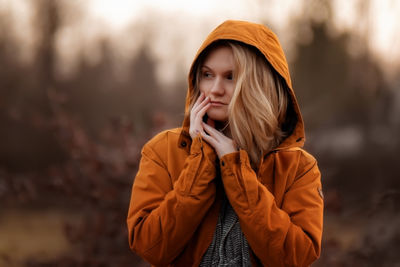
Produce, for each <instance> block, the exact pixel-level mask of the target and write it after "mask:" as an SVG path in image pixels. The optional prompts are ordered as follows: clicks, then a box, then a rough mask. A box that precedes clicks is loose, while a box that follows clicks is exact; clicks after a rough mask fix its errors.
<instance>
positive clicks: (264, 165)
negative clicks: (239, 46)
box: [127, 21, 323, 266]
mask: <svg viewBox="0 0 400 267" xmlns="http://www.w3.org/2000/svg"><path fill="white" fill-rule="evenodd" d="M219 39H230V40H237V41H241V42H243V43H246V44H248V45H252V46H254V47H256V48H257V49H258V50H260V51H261V53H262V54H264V56H265V57H266V59H267V60H268V61H269V62H270V64H271V65H272V67H273V68H274V69H275V70H276V71H277V72H278V73H279V74H280V75H281V76H282V77H283V78H284V80H285V81H286V83H287V85H288V87H289V88H290V96H291V98H292V103H293V107H294V110H295V112H296V115H297V124H296V127H295V129H294V131H293V133H292V135H291V136H289V137H288V138H286V139H285V140H284V142H283V143H282V144H281V145H280V146H279V147H278V148H277V149H274V150H273V151H271V152H269V153H266V154H265V156H264V158H263V159H262V162H261V163H260V166H259V168H258V171H257V173H255V172H254V171H253V169H252V168H251V165H250V162H249V157H248V155H247V152H246V151H244V150H240V151H239V152H235V153H231V154H227V155H225V156H224V157H222V158H221V159H220V160H218V158H217V156H216V154H215V151H214V149H213V148H212V147H211V146H210V145H209V144H207V143H206V142H205V141H203V140H202V139H201V137H197V138H195V139H194V140H193V141H192V140H191V138H190V136H189V134H188V129H189V117H188V116H187V115H188V107H189V105H188V104H189V99H190V96H191V94H192V91H193V87H192V79H193V65H192V67H191V70H190V74H189V88H188V94H187V98H186V108H185V109H186V110H185V111H186V113H185V114H186V116H185V119H184V122H183V126H182V127H180V128H176V129H171V130H167V131H164V132H162V133H160V134H158V135H157V136H155V137H154V138H153V139H152V140H150V141H149V142H148V143H147V144H146V145H145V146H144V147H143V150H142V159H141V161H140V166H139V170H138V173H137V175H136V178H135V181H134V184H133V188H132V195H131V202H130V207H129V212H128V218H127V224H128V231H129V244H130V247H131V249H132V250H133V251H135V252H136V253H137V254H138V255H140V256H141V257H143V258H144V259H145V260H147V261H148V262H150V263H151V264H153V265H157V266H168V265H170V266H197V265H199V263H200V261H201V259H202V256H203V254H204V253H205V251H206V250H207V248H208V246H209V245H210V243H211V241H212V238H213V234H214V229H215V226H216V223H217V218H218V214H219V207H220V200H221V197H220V196H221V192H222V190H223V189H224V190H225V192H226V195H227V197H228V199H229V201H230V203H231V205H232V207H233V209H234V210H235V212H236V214H237V215H238V217H239V221H240V226H241V229H242V231H243V233H244V234H245V236H246V238H247V241H248V243H249V245H250V248H251V250H252V255H253V259H252V260H253V264H254V265H264V266H308V265H310V264H311V263H312V262H313V261H314V260H315V259H317V258H318V257H319V255H320V248H321V236H322V219H323V199H322V197H321V195H320V193H319V192H320V190H321V175H320V172H319V170H318V167H317V163H316V160H315V159H314V158H313V157H312V156H311V155H310V154H308V153H307V152H306V151H304V150H303V149H302V146H303V144H304V125H303V120H302V117H301V114H300V110H299V107H298V104H297V100H296V97H295V95H294V91H293V89H292V84H291V80H290V76H289V70H288V65H287V62H286V59H285V56H284V53H283V51H282V48H281V46H280V44H279V41H278V39H277V37H276V36H275V34H274V33H272V32H271V31H270V30H269V29H268V28H267V27H265V26H262V25H259V24H254V23H249V22H243V21H226V22H224V23H223V24H221V25H220V26H218V27H217V28H216V29H215V30H214V31H213V32H212V33H211V34H210V35H209V36H208V38H207V39H206V40H205V42H204V43H203V45H202V46H201V47H200V49H199V51H198V53H197V55H196V58H197V57H198V56H199V54H200V53H201V52H202V51H203V50H204V49H205V48H206V47H207V46H208V45H210V44H211V43H212V42H214V41H216V40H219ZM196 58H195V60H196ZM194 62H195V61H194ZM193 64H194V63H193Z"/></svg>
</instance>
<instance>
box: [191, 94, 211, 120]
mask: <svg viewBox="0 0 400 267" xmlns="http://www.w3.org/2000/svg"><path fill="white" fill-rule="evenodd" d="M208 103H210V98H209V97H208V96H207V97H206V98H204V100H203V101H201V102H200V104H198V105H197V106H196V107H194V108H193V110H192V112H193V113H194V115H195V116H196V114H197V113H198V112H199V110H201V109H202V108H203V107H204V106H205V105H207V104H208Z"/></svg>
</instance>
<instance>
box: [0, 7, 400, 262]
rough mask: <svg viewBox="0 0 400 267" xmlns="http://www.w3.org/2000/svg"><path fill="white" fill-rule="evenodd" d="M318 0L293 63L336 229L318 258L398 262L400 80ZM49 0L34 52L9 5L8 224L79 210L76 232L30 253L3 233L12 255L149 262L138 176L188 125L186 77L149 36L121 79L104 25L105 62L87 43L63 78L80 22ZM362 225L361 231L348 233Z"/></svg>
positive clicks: (3, 110) (1, 256) (7, 258)
mask: <svg viewBox="0 0 400 267" xmlns="http://www.w3.org/2000/svg"><path fill="white" fill-rule="evenodd" d="M310 3H314V9H315V8H321V5H324V6H323V7H324V8H325V9H326V10H327V11H326V14H328V15H327V17H326V18H325V19H324V20H321V19H318V20H316V19H315V18H314V17H313V16H314V15H315V14H316V13H317V11H316V10H313V9H312V8H313V5H310V6H308V8H310V9H308V10H305V11H304V14H303V16H302V17H301V19H297V20H294V21H293V25H294V29H298V32H299V36H298V40H299V43H298V44H297V57H296V58H295V59H294V60H293V62H291V69H292V75H293V82H294V87H295V88H296V91H297V94H298V98H299V102H300V104H301V106H302V111H303V114H304V118H305V121H306V126H307V136H308V137H309V138H308V140H309V141H308V143H307V149H309V150H310V152H311V153H312V154H314V155H315V156H316V158H317V159H318V160H319V165H320V168H321V172H322V174H323V184H324V192H325V207H326V217H325V227H326V230H325V233H324V240H323V251H322V257H321V259H320V260H319V261H318V262H317V263H316V264H315V266H394V265H395V264H399V263H400V258H399V255H397V254H396V251H397V250H398V249H399V245H400V231H399V228H398V225H399V224H398V222H399V220H400V217H399V216H398V215H397V214H399V208H400V205H399V201H400V190H399V186H400V182H399V180H398V177H397V176H398V173H399V171H400V170H399V168H400V167H399V165H398V164H397V157H396V151H397V150H398V148H399V140H398V138H397V136H399V132H400V123H399V122H398V118H399V117H398V116H397V117H396V116H395V117H394V118H395V119H389V118H392V117H393V116H392V115H393V114H392V112H393V111H394V110H396V109H395V107H396V106H397V105H399V104H400V103H398V102H396V101H397V100H396V99H399V98H398V97H396V96H397V95H398V92H399V86H400V81H397V84H396V81H394V82H392V83H388V82H387V81H386V80H385V79H384V78H383V73H382V71H381V70H380V68H379V67H378V65H377V64H376V62H375V61H374V59H373V58H372V56H370V54H369V52H368V50H363V52H362V53H360V54H359V55H358V56H351V55H349V52H348V42H349V39H350V38H352V36H351V34H352V33H342V34H340V35H335V36H334V35H331V34H329V31H328V28H329V23H331V22H330V17H329V12H330V11H329V10H330V9H329V1H321V2H320V3H319V4H315V3H316V1H311V2H310ZM321 3H322V4H321ZM35 7H36V11H37V12H36V16H35V22H34V23H35V25H36V27H35V29H37V32H36V33H35V34H36V36H37V38H38V42H37V45H36V47H35V57H34V58H35V59H34V60H33V61H32V62H31V63H29V64H27V63H22V62H21V61H19V60H18V57H16V56H15V55H17V54H18V53H19V51H18V44H17V41H16V40H15V39H14V38H13V36H12V34H10V33H9V32H8V31H7V26H8V23H10V22H9V21H8V18H7V16H6V14H5V15H3V16H1V17H0V33H1V34H0V62H1V64H0V95H1V98H0V123H1V125H2V128H1V129H2V130H1V131H0V147H1V150H0V203H1V210H0V225H1V223H2V221H4V219H5V218H4V217H3V215H6V214H7V213H6V211H7V210H8V209H9V210H15V209H16V210H20V211H21V213H22V214H24V210H26V209H30V210H34V211H35V210H37V211H39V210H40V211H43V210H48V211H49V212H52V211H54V210H58V211H59V210H61V211H64V210H65V211H66V212H67V211H68V214H69V212H71V211H72V212H73V213H74V214H75V215H77V217H76V218H77V219H76V218H75V219H74V218H68V216H66V218H64V219H63V220H62V229H63V230H62V231H63V232H62V234H63V235H64V236H65V238H66V240H67V241H68V243H69V245H70V249H68V250H66V251H65V252H64V253H62V254H57V255H56V256H53V257H50V258H48V257H47V258H46V257H42V256H40V255H39V256H35V255H30V256H26V257H23V258H21V257H18V256H17V255H13V254H12V253H13V252H12V251H7V250H2V249H1V248H2V247H1V246H0V265H2V264H3V263H4V264H5V265H10V266H135V265H136V266H140V265H144V263H143V261H141V260H140V259H139V258H138V257H137V256H135V255H134V254H133V253H132V252H130V251H129V248H128V241H127V230H126V226H125V218H126V214H127V209H128V205H129V197H130V191H131V186H132V182H133V178H134V175H135V173H136V171H137V167H138V164H139V160H140V149H141V147H142V146H143V144H144V142H146V141H147V140H148V139H149V138H150V137H151V136H152V135H154V134H155V133H157V132H158V131H160V130H161V129H164V128H167V127H171V126H179V124H180V121H181V119H182V117H183V108H184V97H185V91H186V89H185V87H186V85H185V82H184V81H185V77H183V78H182V80H180V81H177V82H176V86H175V90H162V89H165V88H164V87H163V85H161V84H159V82H158V80H157V77H156V75H155V67H156V64H157V62H156V60H155V59H153V58H152V56H151V54H150V53H149V51H148V50H147V48H146V46H145V45H144V46H143V47H142V49H140V50H139V52H138V53H137V54H136V56H135V57H134V58H133V59H132V61H131V63H130V64H129V65H128V66H129V69H128V70H127V71H128V73H129V75H128V77H127V78H125V79H121V78H119V77H118V75H117V73H116V68H115V66H116V65H117V62H116V58H115V56H114V55H113V51H112V48H111V46H110V42H109V40H108V39H107V38H104V39H103V40H101V41H100V42H101V43H100V45H101V57H100V60H99V61H98V62H97V63H89V62H88V61H87V60H86V59H85V57H83V56H82V57H81V59H80V64H79V66H78V70H77V71H76V72H75V73H76V74H75V75H73V76H71V77H69V78H68V79H63V80H61V79H59V78H58V76H57V73H56V71H55V60H56V57H57V54H56V51H55V42H56V36H57V32H58V31H59V30H60V29H61V28H62V27H66V26H67V22H66V21H64V20H63V17H62V16H60V11H61V10H63V9H66V8H68V5H65V2H63V1H51V0H40V1H37V2H35ZM303 27H308V28H309V30H310V32H311V34H312V38H310V40H309V41H308V42H304V41H301V38H302V36H301V33H302V32H303V31H302V28H303ZM182 75H183V76H185V74H182ZM393 84H394V86H397V87H393ZM396 94H397V95H396ZM346 142H347V143H346ZM387 221H390V223H383V222H387ZM349 232H354V234H353V235H354V236H355V238H354V240H350V241H349V240H348V239H346V238H347V235H348V233H349ZM37 246H40V240H37ZM43 249H44V250H46V248H43Z"/></svg>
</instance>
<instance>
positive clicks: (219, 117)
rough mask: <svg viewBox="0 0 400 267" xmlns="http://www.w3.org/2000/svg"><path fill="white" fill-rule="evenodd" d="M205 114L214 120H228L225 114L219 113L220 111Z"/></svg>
mask: <svg viewBox="0 0 400 267" xmlns="http://www.w3.org/2000/svg"><path fill="white" fill-rule="evenodd" d="M207 115H208V117H209V118H210V119H212V120H214V121H220V122H224V121H227V120H228V116H227V115H226V114H221V112H207Z"/></svg>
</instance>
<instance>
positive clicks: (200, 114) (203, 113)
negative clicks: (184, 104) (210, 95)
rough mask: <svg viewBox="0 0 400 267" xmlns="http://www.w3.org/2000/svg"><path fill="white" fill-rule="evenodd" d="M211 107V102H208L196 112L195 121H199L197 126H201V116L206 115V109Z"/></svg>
mask: <svg viewBox="0 0 400 267" xmlns="http://www.w3.org/2000/svg"><path fill="white" fill-rule="evenodd" d="M210 106H211V102H208V103H207V104H205V106H204V107H202V108H201V109H200V110H199V112H197V114H196V119H198V120H199V122H200V124H199V126H201V123H202V122H203V116H204V115H205V114H206V112H207V110H208V108H209V107H210Z"/></svg>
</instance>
